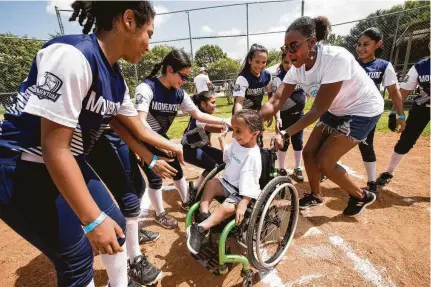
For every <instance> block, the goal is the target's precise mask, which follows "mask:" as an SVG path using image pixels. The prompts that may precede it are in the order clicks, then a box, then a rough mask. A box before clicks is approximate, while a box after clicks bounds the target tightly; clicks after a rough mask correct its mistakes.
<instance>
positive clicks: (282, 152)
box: [278, 150, 287, 168]
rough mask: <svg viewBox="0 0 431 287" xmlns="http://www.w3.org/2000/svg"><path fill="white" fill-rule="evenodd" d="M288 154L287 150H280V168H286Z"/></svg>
mask: <svg viewBox="0 0 431 287" xmlns="http://www.w3.org/2000/svg"><path fill="white" fill-rule="evenodd" d="M286 154H287V152H285V151H281V150H279V151H278V167H279V168H286V167H285V165H284V164H285V162H286Z"/></svg>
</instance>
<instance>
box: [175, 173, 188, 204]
mask: <svg viewBox="0 0 431 287" xmlns="http://www.w3.org/2000/svg"><path fill="white" fill-rule="evenodd" d="M174 185H175V187H176V189H177V190H178V192H179V193H180V197H181V201H182V202H184V203H186V202H189V191H188V188H187V181H186V178H185V177H184V176H183V177H182V178H181V179H180V180H174Z"/></svg>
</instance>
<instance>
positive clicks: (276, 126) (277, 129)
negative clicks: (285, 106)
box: [275, 119, 283, 132]
mask: <svg viewBox="0 0 431 287" xmlns="http://www.w3.org/2000/svg"><path fill="white" fill-rule="evenodd" d="M282 125H283V122H282V121H281V119H277V120H276V121H275V131H276V132H280V131H281V127H282Z"/></svg>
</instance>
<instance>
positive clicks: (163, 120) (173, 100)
mask: <svg viewBox="0 0 431 287" xmlns="http://www.w3.org/2000/svg"><path fill="white" fill-rule="evenodd" d="M135 94H136V103H135V104H136V109H137V110H138V111H143V112H146V113H147V123H148V124H149V125H150V127H151V129H152V130H154V131H156V132H158V133H159V134H166V133H167V132H168V130H169V127H170V126H171V125H172V123H173V121H174V119H175V117H176V116H177V113H178V109H181V110H182V111H183V112H184V113H189V112H192V111H194V110H196V109H197V107H196V106H195V104H194V103H193V101H192V99H191V98H190V96H189V95H188V94H187V93H186V92H184V90H183V89H174V88H171V89H168V88H166V87H165V86H164V85H163V84H162V83H161V82H160V80H159V79H157V78H155V79H150V78H148V79H145V80H144V82H143V83H142V84H140V85H139V86H138V87H136V91H135Z"/></svg>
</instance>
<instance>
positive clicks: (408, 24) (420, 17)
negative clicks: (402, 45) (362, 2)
mask: <svg viewBox="0 0 431 287" xmlns="http://www.w3.org/2000/svg"><path fill="white" fill-rule="evenodd" d="M418 7H425V8H424V9H416V10H412V11H405V10H408V9H413V8H418ZM399 11H405V12H404V13H400V14H393V15H388V16H385V17H376V16H382V15H385V14H389V13H394V12H399ZM398 15H399V17H400V22H399V28H398V34H397V35H395V30H396V21H397V17H398ZM429 19H430V10H429V2H427V1H406V2H405V3H404V4H403V5H395V6H392V7H391V8H390V9H384V10H377V11H376V12H374V13H371V14H370V15H368V16H367V17H366V18H365V19H364V20H361V21H359V22H358V23H357V24H356V25H355V26H354V27H353V28H352V29H350V33H349V35H347V36H345V37H341V36H336V37H335V35H334V37H335V39H334V37H333V39H334V40H335V42H336V43H337V44H339V45H340V46H342V47H345V48H346V49H348V50H349V51H351V52H352V53H354V54H355V47H356V42H357V39H358V37H359V35H360V34H361V33H362V32H363V31H364V30H365V29H367V28H370V27H376V28H379V29H380V31H382V33H383V37H384V38H383V41H384V43H385V45H384V49H383V53H382V55H381V56H380V57H381V58H383V59H386V60H390V59H389V57H390V53H391V48H390V47H391V46H392V43H393V41H394V38H396V39H397V40H399V36H400V35H401V34H402V33H403V32H404V31H405V30H406V29H409V28H410V29H411V28H412V27H413V26H417V25H420V26H421V27H423V28H422V29H429V27H430V22H429ZM416 29H418V28H416ZM427 33H428V37H423V38H422V39H421V40H420V41H418V42H417V43H415V45H414V49H416V50H417V49H426V46H427V43H429V31H428V32H427ZM404 50H405V49H404ZM415 54H416V55H412V56H413V57H410V60H409V62H416V61H418V60H419V59H420V58H421V57H422V55H423V54H424V53H423V51H422V52H420V53H415ZM426 54H429V53H425V55H426Z"/></svg>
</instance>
